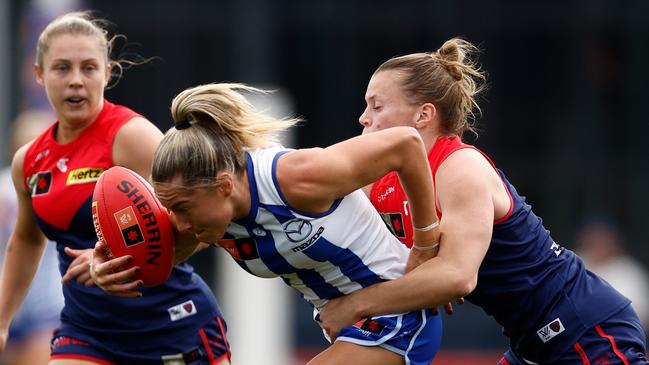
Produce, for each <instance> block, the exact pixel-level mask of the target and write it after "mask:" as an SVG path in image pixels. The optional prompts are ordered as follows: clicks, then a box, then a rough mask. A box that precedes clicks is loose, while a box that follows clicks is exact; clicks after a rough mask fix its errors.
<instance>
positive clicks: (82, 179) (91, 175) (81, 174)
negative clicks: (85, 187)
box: [65, 167, 104, 185]
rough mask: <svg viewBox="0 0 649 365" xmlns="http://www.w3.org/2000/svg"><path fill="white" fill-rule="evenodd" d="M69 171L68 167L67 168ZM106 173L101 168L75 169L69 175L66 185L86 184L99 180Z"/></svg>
mask: <svg viewBox="0 0 649 365" xmlns="http://www.w3.org/2000/svg"><path fill="white" fill-rule="evenodd" d="M66 170H67V167H66ZM103 172H104V169H103V168H101V167H84V168H82V169H75V170H72V171H70V172H69V173H68V179H67V181H66V182H65V185H75V184H85V183H90V182H95V181H97V180H99V176H100V175H101V174H102V173H103Z"/></svg>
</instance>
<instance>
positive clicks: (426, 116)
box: [415, 103, 437, 128]
mask: <svg viewBox="0 0 649 365" xmlns="http://www.w3.org/2000/svg"><path fill="white" fill-rule="evenodd" d="M436 115H437V108H435V105H434V104H432V103H424V104H422V105H421V106H420V107H419V110H418V112H417V120H416V121H415V128H424V127H426V126H428V125H429V124H430V123H431V122H432V121H433V119H435V116H436Z"/></svg>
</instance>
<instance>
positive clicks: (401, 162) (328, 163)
mask: <svg viewBox="0 0 649 365" xmlns="http://www.w3.org/2000/svg"><path fill="white" fill-rule="evenodd" d="M277 169H278V172H277V177H278V179H279V183H280V187H281V189H282V192H283V193H284V195H285V196H286V198H287V199H288V201H289V202H290V203H291V204H292V205H293V206H295V207H296V208H297V209H300V210H303V211H307V212H324V211H326V210H327V209H329V208H330V207H331V205H332V204H333V202H334V201H335V200H336V199H338V198H341V197H343V196H345V195H347V194H349V193H351V192H352V191H354V190H357V189H360V188H362V187H364V186H367V185H369V184H371V183H373V182H374V181H375V180H377V179H378V178H380V177H382V176H383V175H385V174H387V173H388V172H390V171H396V172H397V173H398V174H399V178H400V179H401V182H402V185H403V187H404V190H405V191H406V194H407V195H408V200H409V201H410V202H412V204H411V206H410V209H411V212H412V217H413V223H414V225H415V226H417V227H425V226H428V225H429V224H431V223H432V222H434V221H436V220H437V217H436V214H435V206H434V202H435V199H434V191H433V182H432V176H431V174H430V168H429V166H428V157H427V153H426V150H425V147H424V143H423V142H422V140H421V138H420V137H419V134H418V133H417V131H416V130H415V129H413V128H409V127H397V128H390V129H386V130H383V131H380V132H375V133H370V134H365V135H362V136H358V137H355V138H352V139H349V140H346V141H343V142H340V143H337V144H335V145H332V146H330V147H327V148H325V149H319V148H315V149H306V150H298V151H295V152H291V153H288V154H286V155H284V156H282V157H281V158H280V159H279V161H278V164H277ZM436 233H437V232H436V231H430V232H426V233H420V232H415V241H417V242H422V243H425V242H426V241H431V242H430V243H431V244H432V243H434V242H432V241H434V240H435V237H433V236H434V235H435V234H436Z"/></svg>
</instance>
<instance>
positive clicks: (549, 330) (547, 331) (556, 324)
mask: <svg viewBox="0 0 649 365" xmlns="http://www.w3.org/2000/svg"><path fill="white" fill-rule="evenodd" d="M565 330H566V329H565V328H564V327H563V323H561V320H560V319H559V318H557V319H555V320H554V321H552V322H550V323H548V324H546V325H545V326H543V327H542V328H541V329H540V330H538V331H536V334H538V335H539V338H540V339H541V341H543V343H546V342H548V341H550V340H551V339H553V338H554V337H555V336H556V335H558V334H559V333H561V332H563V331H565Z"/></svg>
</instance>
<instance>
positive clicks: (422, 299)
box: [320, 149, 496, 335]
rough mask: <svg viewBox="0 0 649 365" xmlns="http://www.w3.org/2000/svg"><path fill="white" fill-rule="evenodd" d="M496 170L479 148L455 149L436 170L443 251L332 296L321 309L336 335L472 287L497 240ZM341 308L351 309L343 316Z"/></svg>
mask: <svg viewBox="0 0 649 365" xmlns="http://www.w3.org/2000/svg"><path fill="white" fill-rule="evenodd" d="M495 174H496V173H495V171H494V169H493V168H492V167H491V165H489V163H488V162H487V161H486V160H485V159H484V157H482V156H481V155H479V153H478V152H476V151H474V150H470V149H466V150H461V151H458V152H455V153H454V154H453V155H451V156H450V157H449V158H448V159H447V160H446V161H445V162H444V163H443V164H442V165H441V166H440V168H439V170H438V172H437V176H436V183H437V186H436V189H437V195H438V198H439V204H440V207H441V210H442V212H443V215H442V219H441V221H440V231H441V245H440V250H439V253H438V255H437V257H434V258H432V259H430V260H429V261H427V262H425V263H423V264H422V265H420V266H419V267H417V268H416V269H414V270H413V271H411V272H410V273H408V274H406V275H405V276H403V277H401V278H399V279H397V280H392V281H387V282H384V283H381V284H377V285H374V286H371V287H368V288H365V289H362V290H358V291H356V292H354V293H352V294H350V295H348V296H346V297H341V298H338V299H335V300H333V301H331V302H330V303H329V304H327V305H326V306H325V308H324V309H323V310H322V311H321V312H320V317H321V319H322V321H323V325H324V327H325V328H326V329H327V330H330V331H332V334H334V335H335V334H336V333H337V331H338V330H339V329H340V327H342V326H346V325H349V324H352V323H353V321H354V320H357V319H360V318H363V317H367V316H371V315H381V314H388V313H399V312H405V311H410V310H416V309H422V308H435V307H437V306H439V305H441V304H445V303H447V302H450V301H452V300H454V299H457V298H459V297H463V296H466V295H467V294H469V293H471V291H473V289H474V288H475V286H476V284H477V274H478V269H479V268H480V264H481V262H482V259H483V258H484V255H485V254H486V251H487V249H488V247H489V242H490V240H491V232H492V229H493V219H494V203H493V195H494V190H493V189H494V187H493V186H494V184H493V183H492V181H493V180H494V179H495V178H496V176H495ZM341 311H343V312H344V311H349V313H350V315H349V316H347V317H346V318H340V317H341V315H340V314H339V313H338V312H341ZM349 322H351V323H349Z"/></svg>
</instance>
